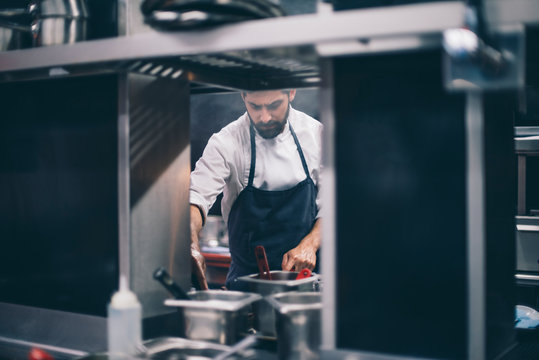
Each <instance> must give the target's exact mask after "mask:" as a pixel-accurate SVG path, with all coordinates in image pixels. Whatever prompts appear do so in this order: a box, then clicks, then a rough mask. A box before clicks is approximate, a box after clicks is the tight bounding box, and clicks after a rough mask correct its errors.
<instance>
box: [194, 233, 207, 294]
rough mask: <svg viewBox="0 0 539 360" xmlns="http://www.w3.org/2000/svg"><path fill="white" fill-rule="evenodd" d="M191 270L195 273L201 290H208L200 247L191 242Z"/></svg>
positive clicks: (204, 263)
mask: <svg viewBox="0 0 539 360" xmlns="http://www.w3.org/2000/svg"><path fill="white" fill-rule="evenodd" d="M191 272H192V273H193V275H195V277H196V279H197V281H198V284H199V286H200V289H201V290H208V281H207V280H206V260H205V259H204V256H202V253H201V252H200V249H198V247H196V248H195V246H193V244H191Z"/></svg>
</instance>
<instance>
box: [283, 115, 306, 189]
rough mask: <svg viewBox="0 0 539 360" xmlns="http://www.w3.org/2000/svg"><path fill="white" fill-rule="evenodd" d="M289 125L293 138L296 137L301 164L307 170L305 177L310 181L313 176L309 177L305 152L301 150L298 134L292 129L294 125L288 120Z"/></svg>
mask: <svg viewBox="0 0 539 360" xmlns="http://www.w3.org/2000/svg"><path fill="white" fill-rule="evenodd" d="M288 125H289V127H290V132H291V133H292V136H293V137H294V142H295V143H296V147H297V148H298V153H299V157H300V158H301V163H302V164H303V170H305V175H307V179H310V178H311V175H309V167H307V162H306V161H305V156H303V150H301V145H300V144H299V140H298V137H297V136H296V133H295V131H294V129H293V128H292V124H291V123H290V120H288Z"/></svg>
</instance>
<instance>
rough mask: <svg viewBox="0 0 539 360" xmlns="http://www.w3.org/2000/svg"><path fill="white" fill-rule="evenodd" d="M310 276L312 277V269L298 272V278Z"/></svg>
mask: <svg viewBox="0 0 539 360" xmlns="http://www.w3.org/2000/svg"><path fill="white" fill-rule="evenodd" d="M308 277H311V270H309V269H303V270H301V271H300V272H299V273H298V276H296V280H301V279H305V278H308Z"/></svg>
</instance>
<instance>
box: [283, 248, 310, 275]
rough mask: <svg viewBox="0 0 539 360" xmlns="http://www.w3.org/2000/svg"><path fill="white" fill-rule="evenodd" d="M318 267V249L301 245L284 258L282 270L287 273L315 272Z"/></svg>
mask: <svg viewBox="0 0 539 360" xmlns="http://www.w3.org/2000/svg"><path fill="white" fill-rule="evenodd" d="M315 266H316V248H315V247H313V246H310V245H304V244H301V243H300V244H299V245H298V246H297V247H295V248H293V249H292V250H290V251H288V252H287V253H286V254H284V256H283V262H282V265H281V267H282V269H283V270H285V271H292V270H295V271H300V270H303V269H309V270H313V269H314V267H315Z"/></svg>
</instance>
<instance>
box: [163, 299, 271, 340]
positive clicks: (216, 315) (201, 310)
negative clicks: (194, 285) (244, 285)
mask: <svg viewBox="0 0 539 360" xmlns="http://www.w3.org/2000/svg"><path fill="white" fill-rule="evenodd" d="M188 295H189V298H190V300H173V299H167V300H165V305H167V306H174V307H178V308H180V309H181V310H182V311H183V314H184V315H185V335H186V337H187V338H189V339H191V340H200V341H210V342H214V343H219V344H227V345H230V344H234V343H236V342H237V341H238V340H240V339H241V338H242V337H243V336H245V335H246V334H247V333H248V330H249V313H250V312H251V305H252V304H253V303H254V302H256V301H259V300H260V299H261V298H262V297H261V296H260V295H258V294H251V293H245V292H240V291H222V290H202V291H191V292H189V293H188Z"/></svg>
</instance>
